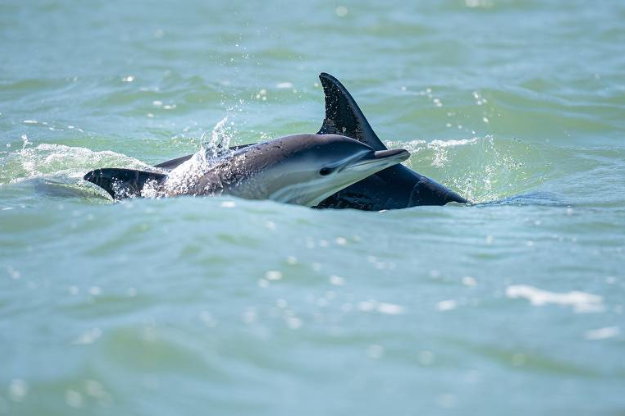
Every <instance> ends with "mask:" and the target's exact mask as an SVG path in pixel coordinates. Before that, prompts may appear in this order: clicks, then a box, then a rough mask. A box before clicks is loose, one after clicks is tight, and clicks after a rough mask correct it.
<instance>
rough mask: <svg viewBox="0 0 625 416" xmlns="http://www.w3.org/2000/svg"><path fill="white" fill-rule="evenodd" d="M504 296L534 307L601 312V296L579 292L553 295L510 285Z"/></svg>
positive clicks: (524, 286)
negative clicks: (556, 306) (568, 307)
mask: <svg viewBox="0 0 625 416" xmlns="http://www.w3.org/2000/svg"><path fill="white" fill-rule="evenodd" d="M506 296H508V297H509V298H511V299H518V298H524V299H527V300H529V301H530V303H531V304H532V305H535V306H543V305H547V304H555V305H561V306H571V307H572V308H573V310H574V311H575V312H578V313H583V312H600V311H602V310H603V298H602V297H601V296H599V295H593V294H591V293H586V292H580V291H571V292H566V293H555V292H549V291H546V290H541V289H538V288H535V287H533V286H528V285H512V286H508V287H507V288H506Z"/></svg>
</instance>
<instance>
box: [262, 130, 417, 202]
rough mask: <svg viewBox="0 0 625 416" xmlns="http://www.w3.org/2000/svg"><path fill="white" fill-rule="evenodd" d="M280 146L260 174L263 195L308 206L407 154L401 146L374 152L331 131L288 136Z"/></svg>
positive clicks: (404, 158)
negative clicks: (276, 156)
mask: <svg viewBox="0 0 625 416" xmlns="http://www.w3.org/2000/svg"><path fill="white" fill-rule="evenodd" d="M281 146H282V149H281V150H282V153H283V157H282V158H281V160H280V161H279V163H275V164H273V165H272V166H268V167H267V168H266V169H264V171H263V172H262V173H260V176H261V177H262V179H261V180H262V182H263V183H264V186H266V191H267V194H268V195H267V198H268V199H271V200H274V201H279V202H284V203H290V204H297V205H304V206H308V207H312V206H316V205H317V204H319V203H320V202H321V201H323V200H324V199H325V198H327V197H328V196H330V195H332V194H334V193H336V192H338V191H340V190H341V189H343V188H346V187H348V186H350V185H352V184H354V183H356V182H358V181H360V180H362V179H364V178H366V177H368V176H370V175H373V174H374V173H376V172H379V171H381V170H383V169H385V168H387V167H389V166H393V165H396V164H398V163H400V162H403V161H404V160H406V159H408V157H409V156H410V153H408V151H407V150H404V149H395V150H380V151H375V150H374V149H373V148H371V147H370V146H368V145H366V144H364V143H361V142H359V141H357V140H354V139H350V138H348V137H345V136H340V135H332V134H328V135H297V136H289V137H286V138H284V139H282V141H281Z"/></svg>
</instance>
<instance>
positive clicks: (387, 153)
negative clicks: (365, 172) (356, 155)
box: [373, 149, 410, 163]
mask: <svg viewBox="0 0 625 416" xmlns="http://www.w3.org/2000/svg"><path fill="white" fill-rule="evenodd" d="M409 157H410V152H408V150H405V149H392V150H378V151H377V152H373V159H374V160H388V161H397V162H396V163H400V162H403V161H404V160H406V159H408V158H409Z"/></svg>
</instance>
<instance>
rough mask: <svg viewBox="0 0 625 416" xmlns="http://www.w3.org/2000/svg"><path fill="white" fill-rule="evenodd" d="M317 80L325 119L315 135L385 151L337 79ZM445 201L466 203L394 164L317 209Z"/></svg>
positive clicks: (325, 76)
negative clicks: (335, 136)
mask: <svg viewBox="0 0 625 416" xmlns="http://www.w3.org/2000/svg"><path fill="white" fill-rule="evenodd" d="M319 79H320V80H321V85H323V91H324V93H325V103H326V117H325V120H324V121H323V125H322V126H321V129H320V130H319V134H342V135H344V136H347V137H351V138H353V139H356V140H359V141H361V142H363V143H365V144H367V145H369V146H371V147H373V148H374V149H375V150H384V149H386V146H384V144H383V143H382V141H380V139H379V138H378V136H377V135H376V134H375V132H374V131H373V129H372V128H371V125H370V124H369V122H368V121H367V119H366V118H365V116H364V114H363V113H362V111H361V110H360V108H359V107H358V104H356V101H355V100H354V98H353V97H352V96H351V94H350V93H349V92H348V91H347V89H346V88H345V87H344V86H343V85H342V84H341V83H340V82H339V80H337V79H336V78H334V77H333V76H332V75H329V74H326V73H322V74H321V75H320V76H319ZM448 202H460V203H466V202H467V200H466V199H464V198H463V197H461V196H460V195H458V194H457V193H455V192H453V191H451V190H450V189H448V188H446V187H445V186H443V185H441V184H439V183H437V182H435V181H433V180H431V179H429V178H427V177H425V176H423V175H420V174H418V173H417V172H415V171H413V170H411V169H409V168H407V167H406V166H404V165H395V166H391V167H390V168H387V169H384V170H383V171H380V172H378V173H376V174H375V175H371V176H369V177H368V178H366V179H363V180H362V181H360V182H357V183H355V184H353V185H351V186H349V187H347V188H345V189H343V190H342V191H339V192H337V193H336V194H334V195H332V196H330V197H329V198H327V199H325V200H323V201H322V202H321V203H320V204H319V206H318V207H319V208H354V209H360V210H365V211H380V210H384V209H402V208H410V207H415V206H419V205H445V204H447V203H448Z"/></svg>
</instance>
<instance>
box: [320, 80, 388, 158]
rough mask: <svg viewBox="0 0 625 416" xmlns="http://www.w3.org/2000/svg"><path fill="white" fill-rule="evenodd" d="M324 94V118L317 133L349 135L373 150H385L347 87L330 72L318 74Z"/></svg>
mask: <svg viewBox="0 0 625 416" xmlns="http://www.w3.org/2000/svg"><path fill="white" fill-rule="evenodd" d="M319 79H320V80H321V85H323V92H324V93H325V96H326V118H325V120H323V125H322V126H321V129H320V130H319V134H341V135H343V136H347V137H351V138H352V139H356V140H358V141H360V142H362V143H364V144H366V145H369V146H371V147H372V148H373V149H375V150H386V146H384V144H383V143H382V141H380V139H379V138H378V136H376V134H375V132H374V131H373V129H372V128H371V126H370V125H369V122H368V121H367V119H366V118H365V115H364V114H363V113H362V111H361V110H360V108H359V107H358V104H356V101H355V100H354V99H353V98H352V96H351V94H350V93H349V92H348V91H347V89H346V88H345V87H344V86H343V84H341V83H340V82H339V80H338V79H336V78H334V77H333V76H332V75H330V74H326V73H325V72H322V73H321V74H320V75H319Z"/></svg>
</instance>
